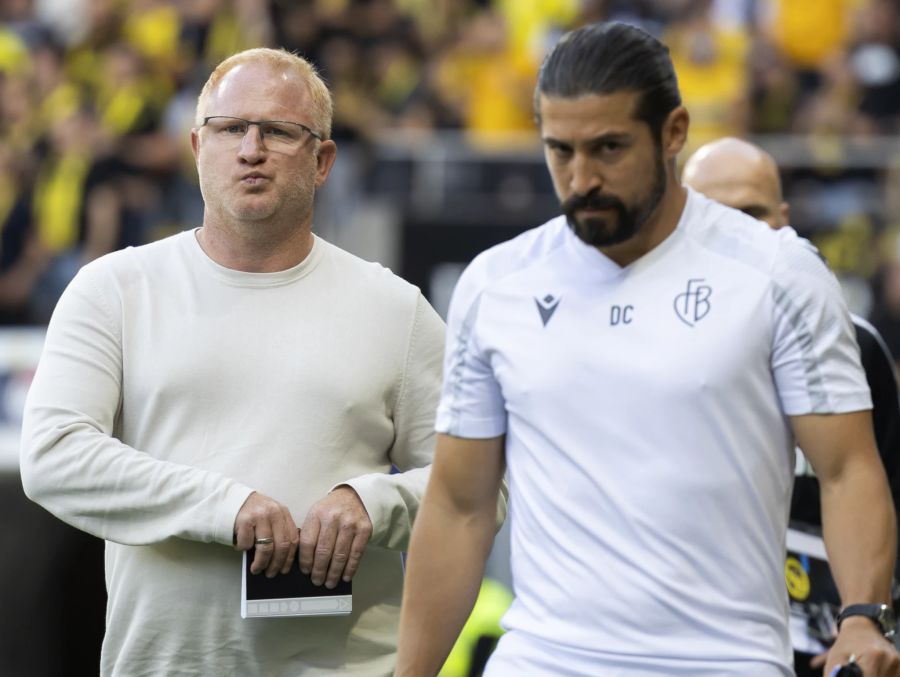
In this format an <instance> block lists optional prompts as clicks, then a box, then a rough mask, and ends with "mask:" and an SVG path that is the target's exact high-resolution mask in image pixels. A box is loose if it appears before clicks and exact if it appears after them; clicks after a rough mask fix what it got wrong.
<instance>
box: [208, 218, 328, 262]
mask: <svg viewBox="0 0 900 677" xmlns="http://www.w3.org/2000/svg"><path fill="white" fill-rule="evenodd" d="M260 230H261V229H259V230H247V231H244V230H241V231H238V230H235V229H230V228H223V227H220V226H217V225H215V224H211V223H210V222H209V220H208V219H204V220H203V227H202V228H200V229H199V230H198V231H197V241H198V242H199V243H200V247H201V248H202V249H203V251H204V252H205V253H206V255H207V256H209V258H211V259H212V260H213V261H215V262H216V263H218V264H219V265H220V266H225V267H226V268H230V269H232V270H240V271H243V272H246V273H276V272H278V271H280V270H287V269H288V268H293V267H294V266H296V265H297V264H298V263H300V262H301V261H303V260H304V259H305V258H306V257H307V256H308V255H309V252H310V251H311V250H312V245H313V235H312V224H311V223H306V224H303V225H302V226H301V227H299V228H298V227H297V226H296V225H295V226H294V227H292V228H291V229H289V230H286V231H285V232H282V233H273V232H271V231H268V232H260Z"/></svg>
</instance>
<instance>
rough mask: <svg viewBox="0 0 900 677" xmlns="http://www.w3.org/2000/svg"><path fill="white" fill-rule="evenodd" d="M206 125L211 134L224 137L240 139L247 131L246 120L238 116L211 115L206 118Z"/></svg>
mask: <svg viewBox="0 0 900 677" xmlns="http://www.w3.org/2000/svg"><path fill="white" fill-rule="evenodd" d="M206 125H207V126H208V127H209V128H210V129H211V130H212V133H213V134H215V135H216V136H221V137H222V138H226V139H241V138H242V137H243V136H244V134H246V133H247V122H246V121H244V120H241V119H239V118H229V117H222V116H218V117H213V118H209V120H207V122H206Z"/></svg>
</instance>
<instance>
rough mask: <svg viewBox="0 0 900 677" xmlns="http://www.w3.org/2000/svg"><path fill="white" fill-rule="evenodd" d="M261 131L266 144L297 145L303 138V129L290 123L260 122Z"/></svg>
mask: <svg viewBox="0 0 900 677" xmlns="http://www.w3.org/2000/svg"><path fill="white" fill-rule="evenodd" d="M259 131H260V132H262V137H263V138H264V139H265V140H266V143H269V142H272V143H278V144H286V145H295V144H297V143H298V142H299V141H300V139H301V138H302V136H303V128H302V127H301V126H300V125H295V124H291V123H290V122H260V123H259Z"/></svg>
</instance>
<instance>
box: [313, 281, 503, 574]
mask: <svg viewBox="0 0 900 677" xmlns="http://www.w3.org/2000/svg"><path fill="white" fill-rule="evenodd" d="M444 331H445V330H444V323H443V321H442V320H441V319H440V317H439V316H438V315H437V313H435V311H434V310H433V309H432V307H431V306H430V305H429V304H428V302H427V301H426V300H425V299H424V297H423V296H422V295H421V294H419V295H418V299H417V302H416V311H415V316H414V318H413V321H412V323H411V329H410V338H409V342H408V344H407V346H406V354H405V358H404V369H403V372H402V374H401V375H400V379H399V381H400V382H399V384H398V389H397V392H398V394H397V397H396V400H395V402H394V403H393V423H394V431H395V437H394V443H393V445H392V446H391V448H390V450H389V451H388V456H389V458H390V461H391V464H392V465H393V466H394V468H395V469H396V470H397V471H398V472H394V473H390V474H388V473H381V472H379V473H370V474H367V475H362V476H360V477H355V478H353V479H348V480H347V481H346V482H343V483H342V484H340V485H338V486H337V487H335V488H334V489H333V490H332V491H331V493H329V494H328V495H327V496H325V497H324V498H323V499H322V500H320V501H318V502H317V503H316V504H315V505H314V506H313V507H312V508H311V509H310V511H309V513H308V514H307V516H306V518H305V519H304V521H303V524H302V526H301V529H300V568H301V570H302V571H303V572H304V573H311V574H312V580H313V582H314V583H316V584H321V583H323V582H324V584H325V586H326V587H328V588H332V587H334V586H335V585H337V582H338V581H339V580H340V579H341V578H343V579H344V580H345V581H349V580H350V579H352V578H353V576H354V574H355V573H356V571H357V569H358V567H359V563H360V561H361V559H362V557H363V554H364V552H365V549H366V547H367V546H368V544H369V543H370V542H371V543H372V544H374V545H377V546H380V547H383V548H390V549H392V550H398V551H404V550H406V549H407V548H408V546H409V538H410V533H411V531H412V524H413V521H414V520H415V519H416V514H417V513H418V511H419V505H420V503H421V501H422V496H423V494H424V493H425V487H426V484H427V483H428V477H429V474H430V471H431V462H432V460H433V454H434V412H435V409H436V408H437V402H438V396H439V394H440V388H441V361H442V357H443V350H444ZM507 493H508V492H507V491H506V485H505V484H504V485H503V491H502V492H501V495H500V497H499V498H498V500H497V509H496V519H495V527H496V529H498V530H499V528H500V526H501V525H502V524H503V520H504V519H505V518H506V498H507Z"/></svg>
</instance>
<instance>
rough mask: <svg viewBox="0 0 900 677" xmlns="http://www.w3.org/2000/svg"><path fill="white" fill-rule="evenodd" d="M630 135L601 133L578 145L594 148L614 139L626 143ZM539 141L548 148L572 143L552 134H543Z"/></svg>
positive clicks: (625, 133)
mask: <svg viewBox="0 0 900 677" xmlns="http://www.w3.org/2000/svg"><path fill="white" fill-rule="evenodd" d="M631 139H632V135H631V134H629V133H627V132H610V133H609V134H601V135H600V136H595V137H594V138H592V139H587V140H585V141H581V142H579V144H580V145H583V146H587V147H589V148H596V147H597V146H601V145H603V144H604V143H609V142H610V141H616V142H618V143H626V142H629V141H631ZM541 142H542V143H543V144H544V145H545V146H549V147H550V148H566V149H568V148H572V145H573V144H572V143H571V142H569V141H562V140H560V139H555V138H553V137H552V136H545V137H542V138H541Z"/></svg>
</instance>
